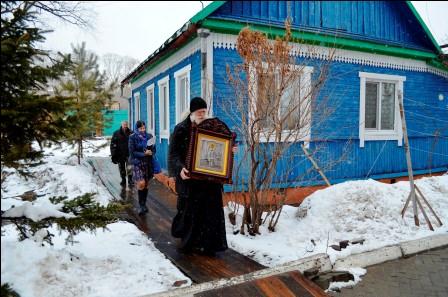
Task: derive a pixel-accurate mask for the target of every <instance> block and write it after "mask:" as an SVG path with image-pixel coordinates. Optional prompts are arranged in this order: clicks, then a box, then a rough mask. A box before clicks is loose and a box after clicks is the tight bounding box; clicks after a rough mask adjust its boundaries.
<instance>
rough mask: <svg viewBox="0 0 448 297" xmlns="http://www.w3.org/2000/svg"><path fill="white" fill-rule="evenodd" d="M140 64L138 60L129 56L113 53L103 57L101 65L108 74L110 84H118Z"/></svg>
mask: <svg viewBox="0 0 448 297" xmlns="http://www.w3.org/2000/svg"><path fill="white" fill-rule="evenodd" d="M137 64H138V60H137V59H135V58H132V57H128V56H120V55H117V54H113V53H108V54H105V55H103V56H102V57H101V65H102V67H103V69H104V71H105V73H106V77H107V80H108V82H109V83H111V82H116V83H118V82H119V81H120V80H121V79H123V78H124V76H126V75H127V74H128V73H129V72H131V70H132V69H134V67H135V66H136V65H137Z"/></svg>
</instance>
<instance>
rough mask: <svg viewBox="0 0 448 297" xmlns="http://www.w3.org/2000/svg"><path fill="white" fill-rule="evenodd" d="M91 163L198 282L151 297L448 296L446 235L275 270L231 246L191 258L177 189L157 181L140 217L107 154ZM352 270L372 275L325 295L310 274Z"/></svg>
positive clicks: (137, 222)
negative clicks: (175, 226) (182, 247)
mask: <svg viewBox="0 0 448 297" xmlns="http://www.w3.org/2000/svg"><path fill="white" fill-rule="evenodd" d="M89 162H90V164H91V165H92V167H93V170H94V171H95V172H96V174H97V175H98V176H99V178H100V179H101V181H102V182H103V184H104V185H105V186H106V187H107V189H108V190H109V192H110V193H111V194H112V196H113V197H115V198H116V199H118V200H120V199H124V200H125V201H127V202H128V203H131V204H132V205H133V206H134V207H133V209H129V210H128V211H127V213H126V214H124V217H123V219H126V220H128V221H130V222H132V223H134V224H135V225H136V226H137V227H139V228H140V230H142V231H143V232H145V233H146V234H148V236H149V237H150V238H151V240H152V241H153V242H154V244H155V246H156V247H157V248H158V249H159V250H160V251H161V252H162V253H164V254H165V256H166V257H167V258H168V259H169V260H170V261H171V262H172V263H173V264H174V265H176V266H177V267H178V268H179V269H180V270H181V271H182V272H183V273H184V274H185V275H186V276H188V277H189V278H190V279H191V280H192V281H193V285H192V286H189V287H183V288H177V289H173V290H170V291H167V292H161V293H156V294H151V295H145V297H150V296H151V297H165V296H170V297H174V296H203V297H208V296H226V297H227V296H248V297H249V296H250V297H258V296H260V297H264V296H276V297H277V296H279V297H281V296H303V297H308V296H315V297H318V296H341V297H345V296H357V297H370V296H372V297H373V296H375V297H394V296H410V297H414V296H434V297H437V296H448V234H443V235H437V236H433V237H430V238H425V239H420V240H415V241H411V242H407V243H402V244H399V245H395V246H389V247H384V248H381V249H378V250H374V251H370V252H367V253H363V254H358V255H351V256H349V257H347V258H344V259H339V260H338V261H336V263H334V264H333V265H332V264H331V262H330V260H329V258H328V256H327V255H325V254H318V255H313V256H311V257H307V258H304V259H300V260H297V261H292V262H288V263H285V264H283V265H280V266H277V267H271V268H267V267H265V266H263V265H261V264H259V263H257V262H255V261H253V260H252V259H250V258H248V257H246V256H244V255H241V254H239V253H238V252H236V251H234V250H232V249H228V250H227V251H225V252H223V253H218V254H217V255H216V256H215V257H209V256H204V255H198V254H194V253H193V254H188V255H186V254H182V253H179V252H178V251H177V249H176V241H175V239H174V238H172V237H171V235H170V226H171V219H172V218H173V217H174V215H175V212H176V195H175V194H174V193H173V192H172V191H171V190H169V189H168V188H167V187H165V186H164V185H163V184H162V183H160V182H158V181H155V180H154V181H152V183H151V186H150V187H151V191H150V193H149V201H148V208H149V213H148V214H147V215H146V216H143V217H141V216H138V215H137V213H136V210H137V205H138V202H137V200H138V199H137V193H136V191H135V190H129V189H128V190H126V189H122V187H121V186H120V177H119V174H118V168H117V165H115V164H113V163H112V162H111V161H110V159H109V158H91V159H90V160H89ZM445 223H448V222H445ZM380 263H382V264H380ZM348 267H364V268H366V267H367V274H366V275H364V276H363V277H362V281H361V282H359V283H358V284H357V285H356V286H355V287H354V288H344V289H342V290H341V292H331V293H328V294H326V293H325V292H324V289H322V288H321V287H319V286H318V285H316V283H314V282H312V281H311V280H309V279H308V278H307V277H305V276H304V274H308V273H309V272H310V271H314V273H316V272H318V273H328V272H331V271H335V270H339V269H342V268H348ZM422 292H423V293H422ZM142 297H143V296H142Z"/></svg>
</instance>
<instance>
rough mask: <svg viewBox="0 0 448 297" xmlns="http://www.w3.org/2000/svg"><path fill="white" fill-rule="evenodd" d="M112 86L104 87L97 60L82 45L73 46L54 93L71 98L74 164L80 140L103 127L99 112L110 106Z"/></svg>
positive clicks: (79, 155) (103, 75)
mask: <svg viewBox="0 0 448 297" xmlns="http://www.w3.org/2000/svg"><path fill="white" fill-rule="evenodd" d="M114 84H115V83H111V84H109V85H107V83H106V75H105V74H104V72H103V73H101V72H100V71H99V66H98V57H97V56H96V55H95V54H94V53H88V52H87V51H86V47H85V43H82V45H78V46H77V47H73V65H72V66H71V67H70V70H69V74H68V76H67V77H66V78H65V79H63V80H62V82H61V84H60V86H59V89H58V90H57V92H58V93H59V94H66V95H69V96H71V97H72V98H74V106H73V109H71V110H70V112H69V114H70V117H71V119H70V121H71V122H72V123H73V124H74V129H72V131H71V135H70V139H71V140H73V141H75V142H76V143H77V145H78V152H77V156H78V164H79V163H80V162H81V158H82V157H83V145H82V143H83V139H84V138H85V137H87V136H91V135H92V134H94V133H95V132H96V131H99V130H102V128H103V126H104V121H105V118H104V115H103V110H104V108H105V105H106V104H108V103H110V100H111V98H112V93H113V89H114V87H115V85H114Z"/></svg>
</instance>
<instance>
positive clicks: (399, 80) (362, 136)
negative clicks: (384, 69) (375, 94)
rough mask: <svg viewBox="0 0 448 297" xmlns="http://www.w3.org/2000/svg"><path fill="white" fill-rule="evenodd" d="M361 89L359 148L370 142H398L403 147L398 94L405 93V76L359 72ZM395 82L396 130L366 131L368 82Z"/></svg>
mask: <svg viewBox="0 0 448 297" xmlns="http://www.w3.org/2000/svg"><path fill="white" fill-rule="evenodd" d="M359 78H360V87H359V92H360V95H359V98H360V100H359V101H360V102H359V146H360V147H364V142H365V141H370V140H397V142H398V146H402V145H403V130H402V129H401V116H400V107H399V105H398V95H397V94H398V92H399V91H401V92H403V82H404V81H406V77H405V76H399V75H388V74H379V73H369V72H359ZM367 81H375V82H382V81H384V82H393V83H395V84H396V88H395V100H394V101H395V102H394V105H395V107H394V109H395V115H394V116H395V121H394V130H390V131H387V130H376V131H370V130H367V129H365V102H366V82H367Z"/></svg>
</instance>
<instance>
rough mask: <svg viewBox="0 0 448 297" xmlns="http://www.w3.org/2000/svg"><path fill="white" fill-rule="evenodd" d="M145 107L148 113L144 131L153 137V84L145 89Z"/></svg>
mask: <svg viewBox="0 0 448 297" xmlns="http://www.w3.org/2000/svg"><path fill="white" fill-rule="evenodd" d="M146 106H147V112H148V122H147V123H146V129H147V130H148V131H149V132H150V133H151V134H152V135H154V132H155V121H154V84H151V85H150V86H149V87H147V88H146Z"/></svg>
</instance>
